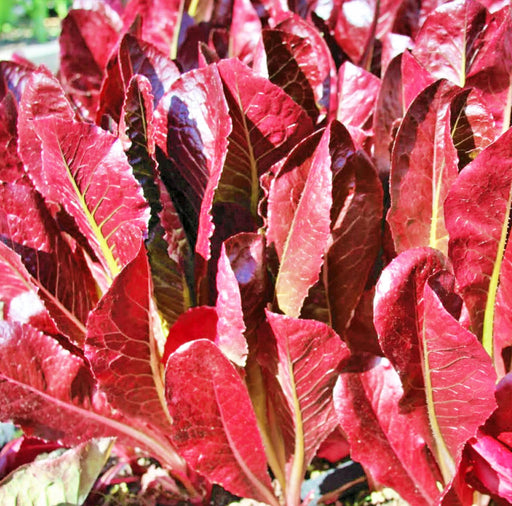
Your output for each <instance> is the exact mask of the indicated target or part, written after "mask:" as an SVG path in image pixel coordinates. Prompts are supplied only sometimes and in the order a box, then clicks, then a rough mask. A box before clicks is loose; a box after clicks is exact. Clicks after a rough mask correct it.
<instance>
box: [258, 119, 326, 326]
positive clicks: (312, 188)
mask: <svg viewBox="0 0 512 506" xmlns="http://www.w3.org/2000/svg"><path fill="white" fill-rule="evenodd" d="M331 135H332V134H331V129H330V128H328V129H326V130H325V131H324V133H323V135H322V137H321V138H320V139H318V137H319V134H318V135H315V136H314V137H312V138H309V139H306V140H305V141H304V142H303V143H301V144H300V145H299V146H298V147H297V148H296V149H295V150H294V151H292V153H291V154H290V156H289V157H288V158H287V160H286V163H285V164H284V166H283V167H282V168H281V170H280V171H279V173H278V175H277V177H276V178H275V179H274V181H273V182H272V186H271V189H270V195H269V201H268V232H267V237H268V240H269V242H270V243H271V242H273V243H274V245H275V248H276V252H277V256H278V258H279V262H280V265H279V272H278V275H277V279H276V288H275V289H276V297H277V303H278V304H279V307H280V308H281V310H282V311H283V312H284V313H285V314H287V315H289V316H295V317H297V316H299V314H300V310H301V307H302V304H303V302H304V299H305V298H306V296H307V294H308V290H309V288H310V287H311V286H313V285H314V284H315V282H316V281H317V280H318V278H319V274H320V268H321V265H322V261H323V256H324V253H325V251H326V249H327V244H328V239H329V233H330V215H329V213H330V210H331V205H332V171H331V155H330V152H329V143H330V138H331Z"/></svg>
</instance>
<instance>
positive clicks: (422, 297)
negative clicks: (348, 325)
mask: <svg viewBox="0 0 512 506" xmlns="http://www.w3.org/2000/svg"><path fill="white" fill-rule="evenodd" d="M439 260H440V258H439V254H437V253H436V252H435V251H434V250H427V249H416V250H409V251H407V252H405V253H402V254H401V255H399V256H398V257H397V258H396V259H395V260H394V261H393V262H392V263H391V264H390V265H389V266H388V267H387V268H386V269H385V270H384V271H383V273H382V276H381V278H380V280H379V283H378V285H377V295H376V300H375V326H376V328H377V332H378V333H379V341H380V344H381V347H382V350H383V352H384V354H385V355H386V356H387V357H388V358H389V359H390V360H391V362H392V363H393V365H395V367H396V368H397V370H398V372H399V373H400V376H401V378H402V382H403V384H404V385H406V388H405V389H406V391H407V389H409V388H416V389H417V390H416V392H415V394H416V398H417V401H418V403H417V405H424V406H425V408H424V409H425V410H426V412H427V414H428V421H429V424H428V427H429V428H430V429H429V430H430V431H431V434H432V438H433V443H432V446H431V450H432V452H433V453H434V455H435V456H436V460H437V462H438V465H439V467H440V469H441V472H442V475H443V479H444V482H445V485H447V484H448V483H449V482H450V481H451V479H452V478H453V477H454V476H455V473H456V470H457V468H458V465H459V463H460V460H461V458H462V450H463V448H464V445H465V444H466V442H467V441H468V440H469V439H470V438H472V437H473V436H475V435H476V432H477V430H478V427H479V426H480V425H482V424H483V423H484V422H485V420H486V419H487V418H488V417H489V416H490V414H491V413H492V412H493V411H494V409H495V408H496V401H495V399H494V385H495V379H496V375H495V372H494V369H493V367H492V363H491V359H490V357H489V356H488V355H487V353H486V352H485V350H484V349H483V348H482V346H481V344H480V343H479V342H478V340H477V339H476V337H475V336H474V334H472V333H471V332H469V331H468V330H466V329H465V328H464V327H463V326H462V325H461V324H460V323H459V321H458V320H457V318H458V316H459V314H460V309H461V301H460V299H459V297H458V296H457V295H456V294H455V293H454V292H453V286H454V278H453V277H452V276H451V274H448V272H446V271H442V270H440V271H438V272H437V273H436V275H433V274H431V272H432V270H433V269H436V263H439ZM411 306H413V307H414V309H413V310H412V312H410V313H406V312H407V310H408V308H409V309H410V307H411ZM405 314H408V316H407V317H406V316H405ZM399 320H400V321H399ZM404 350H408V353H407V354H405V353H404ZM406 357H407V358H409V359H410V361H409V363H406V362H405V360H404V359H405V358H406ZM421 397H422V399H421ZM403 401H404V399H402V402H403ZM467 405H471V410H467V409H464V408H465V406H467ZM455 419H456V422H455V421H454V420H455Z"/></svg>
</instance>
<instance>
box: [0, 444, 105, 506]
mask: <svg viewBox="0 0 512 506" xmlns="http://www.w3.org/2000/svg"><path fill="white" fill-rule="evenodd" d="M112 446H113V440H112V439H107V438H103V439H92V440H91V441H88V442H86V443H82V444H81V445H79V446H77V447H75V448H72V449H70V450H65V451H59V450H56V451H54V452H52V453H50V454H49V455H48V456H46V457H44V458H40V459H38V460H37V461H35V462H32V463H31V464H25V465H24V466H22V467H19V468H18V469H16V471H14V472H13V473H12V474H10V475H9V476H7V477H6V478H5V479H4V480H2V481H1V482H0V501H2V504H4V505H5V506H10V505H13V506H14V505H19V506H32V505H36V504H42V503H41V501H44V503H45V504H76V505H80V504H83V503H84V502H85V500H86V499H87V496H88V495H89V491H90V490H91V488H92V486H93V485H94V482H95V481H96V478H97V477H98V475H99V474H100V472H101V470H102V469H103V466H104V465H105V464H106V462H107V459H108V456H109V454H110V450H111V449H112Z"/></svg>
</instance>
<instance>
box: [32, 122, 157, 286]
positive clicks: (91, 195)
mask: <svg viewBox="0 0 512 506" xmlns="http://www.w3.org/2000/svg"><path fill="white" fill-rule="evenodd" d="M35 130H36V132H37V134H38V136H39V138H40V139H41V141H42V143H43V167H42V170H41V171H40V172H37V171H36V170H34V169H33V168H32V167H29V168H28V170H29V176H30V178H31V179H32V181H33V182H34V184H35V186H36V188H37V189H38V190H39V191H40V192H41V193H42V195H43V196H44V197H45V199H46V201H48V202H54V203H57V204H62V205H63V206H64V208H65V209H66V211H67V212H68V213H69V214H70V215H71V216H72V217H73V218H74V219H75V221H76V223H77V225H78V227H79V229H80V231H81V232H82V234H83V235H84V236H85V237H87V239H88V241H89V244H90V245H91V247H92V248H93V250H94V252H95V254H96V255H97V256H98V258H99V259H100V261H101V263H102V265H103V267H104V268H105V270H106V272H107V273H109V275H110V276H111V277H114V276H116V275H117V274H118V273H119V271H120V270H121V268H122V267H123V266H125V265H126V264H127V263H129V262H130V261H131V260H132V259H133V258H134V257H135V255H136V254H137V252H138V241H139V239H140V237H141V235H142V234H143V233H145V230H146V226H147V220H148V214H149V209H148V207H147V204H146V202H145V200H144V198H143V196H142V190H141V188H140V186H139V185H138V183H137V181H136V180H135V178H134V177H133V174H132V169H131V167H130V165H129V163H128V161H127V159H126V156H125V154H124V153H123V151H122V147H121V143H120V142H119V141H117V140H116V138H115V137H113V136H112V135H110V134H108V133H106V132H104V131H103V130H100V129H99V128H97V127H95V126H93V125H90V124H87V123H75V122H72V121H65V120H59V119H54V118H46V119H40V120H38V121H37V122H36V125H35Z"/></svg>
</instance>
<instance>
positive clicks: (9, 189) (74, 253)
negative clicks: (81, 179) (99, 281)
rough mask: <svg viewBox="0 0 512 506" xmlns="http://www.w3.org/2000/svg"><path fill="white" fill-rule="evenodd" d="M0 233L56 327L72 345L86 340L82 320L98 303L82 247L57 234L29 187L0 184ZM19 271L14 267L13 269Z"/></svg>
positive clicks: (34, 193) (83, 321)
mask: <svg viewBox="0 0 512 506" xmlns="http://www.w3.org/2000/svg"><path fill="white" fill-rule="evenodd" d="M0 216H1V217H2V219H0V222H3V223H5V226H2V225H1V224H0V237H1V239H2V240H3V241H4V242H5V243H6V244H7V245H9V246H10V247H11V248H12V249H13V250H14V251H16V252H17V253H19V254H20V256H21V258H22V260H23V263H24V266H25V267H26V269H27V270H28V271H29V272H30V274H31V276H32V278H31V281H30V284H31V285H34V286H36V287H37V289H38V294H39V297H40V298H41V299H42V300H43V301H44V304H45V306H46V308H47V309H48V311H49V313H50V316H51V317H52V319H53V320H54V321H55V324H56V325H57V327H58V329H59V330H60V331H61V332H62V333H63V334H64V335H66V336H67V337H68V338H69V339H70V340H71V341H72V342H74V343H75V344H78V345H81V344H82V343H83V340H84V338H85V321H86V320H87V316H88V314H89V311H90V310H91V309H92V308H93V306H94V304H95V303H96V301H97V295H96V286H95V283H94V280H93V278H92V276H91V274H90V272H89V270H88V268H87V264H86V262H85V260H84V257H83V253H82V250H81V249H80V248H76V249H75V248H72V247H71V246H70V245H69V244H68V243H67V242H66V240H65V239H64V237H63V236H62V235H61V234H60V232H59V230H58V228H57V225H56V223H55V221H54V220H53V218H52V217H51V215H50V213H49V212H48V210H47V209H46V208H45V205H44V202H43V201H42V198H41V197H40V195H39V194H37V193H36V192H35V191H34V190H33V189H32V187H31V186H29V185H20V184H9V183H4V184H2V185H0ZM15 272H16V273H17V275H22V276H23V278H25V276H24V275H23V274H22V271H20V270H19V268H16V269H15V271H14V272H13V274H14V273H15Z"/></svg>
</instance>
